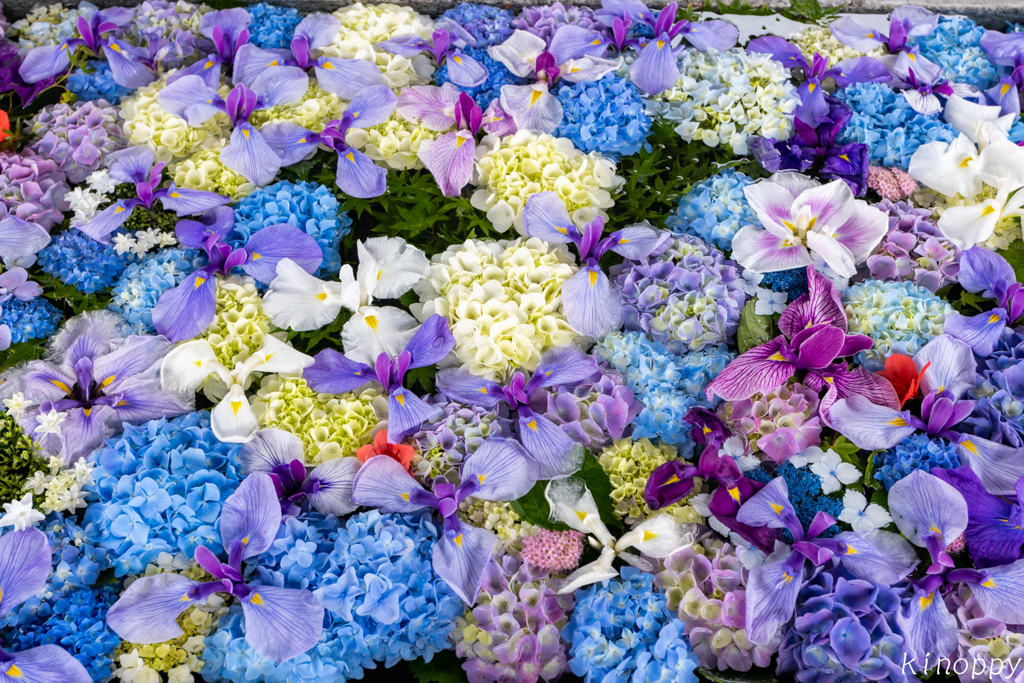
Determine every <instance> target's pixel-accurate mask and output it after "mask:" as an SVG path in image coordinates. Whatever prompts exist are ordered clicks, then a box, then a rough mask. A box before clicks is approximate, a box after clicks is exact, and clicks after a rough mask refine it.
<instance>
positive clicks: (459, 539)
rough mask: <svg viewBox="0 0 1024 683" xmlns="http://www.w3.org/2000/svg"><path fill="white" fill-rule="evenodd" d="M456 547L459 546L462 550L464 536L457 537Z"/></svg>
mask: <svg viewBox="0 0 1024 683" xmlns="http://www.w3.org/2000/svg"><path fill="white" fill-rule="evenodd" d="M455 545H457V546H459V547H460V548H461V547H462V534H459V535H458V536H456V537H455Z"/></svg>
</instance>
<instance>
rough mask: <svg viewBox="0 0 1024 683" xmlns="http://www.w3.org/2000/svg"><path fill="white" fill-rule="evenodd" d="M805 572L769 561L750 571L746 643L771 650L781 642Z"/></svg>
mask: <svg viewBox="0 0 1024 683" xmlns="http://www.w3.org/2000/svg"><path fill="white" fill-rule="evenodd" d="M780 478H781V477H780ZM802 573H803V570H802V567H801V568H800V569H798V570H794V569H792V568H790V567H789V565H788V564H787V563H786V562H770V563H768V564H762V565H761V566H759V567H754V568H753V569H752V570H750V579H749V581H748V582H747V614H746V624H747V640H749V641H750V642H751V643H754V644H755V645H761V646H762V647H768V646H769V645H771V644H772V643H773V642H774V641H776V640H777V639H778V637H779V636H778V634H779V630H780V629H781V628H782V627H783V626H784V625H785V624H786V622H788V621H789V620H790V618H792V616H793V611H794V610H795V609H796V599H797V595H799V593H800V585H801V583H802V582H803V577H802V576H801V574H802Z"/></svg>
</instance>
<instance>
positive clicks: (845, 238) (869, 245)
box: [832, 201, 889, 263]
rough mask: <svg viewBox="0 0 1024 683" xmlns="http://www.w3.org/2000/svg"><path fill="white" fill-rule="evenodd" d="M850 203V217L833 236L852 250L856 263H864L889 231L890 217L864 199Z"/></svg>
mask: <svg viewBox="0 0 1024 683" xmlns="http://www.w3.org/2000/svg"><path fill="white" fill-rule="evenodd" d="M848 205H849V206H850V213H849V215H848V217H847V218H846V220H845V221H844V222H843V224H842V225H840V226H839V227H837V228H836V229H835V230H834V231H833V233H832V236H833V237H834V238H835V239H836V241H837V242H839V244H841V245H843V246H844V247H846V248H847V249H849V250H850V253H851V254H853V260H854V262H855V263H863V262H864V261H865V260H866V259H867V257H868V256H869V255H870V254H871V252H872V251H873V250H874V248H875V247H876V246H878V243H879V242H881V241H882V237H884V236H885V233H886V232H888V231H889V217H888V216H887V215H886V214H885V213H883V212H882V211H880V210H879V209H877V208H875V207H873V206H869V205H868V204H866V203H865V202H863V201H851V202H848Z"/></svg>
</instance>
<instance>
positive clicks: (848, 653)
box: [829, 579, 871, 669]
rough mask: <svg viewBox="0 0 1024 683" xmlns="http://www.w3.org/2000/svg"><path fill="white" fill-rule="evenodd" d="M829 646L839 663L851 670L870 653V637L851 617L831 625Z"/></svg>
mask: <svg viewBox="0 0 1024 683" xmlns="http://www.w3.org/2000/svg"><path fill="white" fill-rule="evenodd" d="M843 580H844V579H840V581H843ZM829 644H830V645H831V646H832V649H833V650H834V651H835V653H836V656H837V657H838V658H839V661H841V662H842V663H843V664H845V665H846V666H848V667H850V668H851V669H853V668H855V667H856V666H857V665H858V664H860V663H861V661H862V660H864V658H865V657H867V656H868V655H869V654H870V653H871V635H870V634H869V633H868V631H867V629H865V628H864V627H863V626H861V625H860V622H859V621H858V620H856V619H854V618H853V617H843V618H842V619H839V620H838V621H836V623H835V624H833V625H832V630H831V631H830V632H829Z"/></svg>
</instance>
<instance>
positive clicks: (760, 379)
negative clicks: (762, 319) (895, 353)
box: [704, 266, 872, 401]
mask: <svg viewBox="0 0 1024 683" xmlns="http://www.w3.org/2000/svg"><path fill="white" fill-rule="evenodd" d="M807 282H808V293H807V294H804V295H803V296H801V297H800V298H798V299H797V300H796V301H794V302H793V303H791V304H790V305H789V306H788V307H787V308H786V310H785V311H783V312H782V315H781V316H780V317H779V330H780V331H781V332H782V334H780V335H779V336H778V337H775V338H774V339H772V340H771V341H770V342H768V343H767V344H762V345H761V346H757V347H754V348H752V349H750V350H749V351H747V352H746V353H743V354H741V355H740V356H739V357H738V358H736V360H734V361H733V362H731V363H729V365H727V366H726V368H725V370H723V371H722V372H721V373H720V374H719V375H718V376H717V377H716V378H715V379H714V380H712V381H711V383H710V384H708V386H707V388H706V389H705V390H704V393H705V394H707V397H708V399H714V397H715V396H718V397H720V398H723V399H725V400H727V401H739V400H743V399H746V398H750V397H751V396H753V395H754V394H758V393H762V394H767V393H769V392H772V391H775V390H776V389H778V388H779V387H780V386H782V385H783V384H784V383H785V382H786V381H787V380H789V378H790V377H792V376H793V375H794V374H795V373H796V372H797V371H798V370H807V371H811V372H813V371H822V370H825V369H827V368H829V367H830V366H831V365H832V364H833V363H834V362H835V360H836V359H837V358H844V357H846V356H852V355H853V354H855V353H858V352H860V351H864V350H865V349H870V348H871V344H872V341H871V338H870V337H866V336H864V335H861V334H856V335H848V334H846V330H847V321H846V311H845V310H844V309H843V304H842V300H841V299H840V298H839V293H838V292H837V291H836V288H835V285H833V284H832V281H831V280H829V279H828V278H827V277H826V276H825V275H822V274H821V273H818V272H817V271H816V270H815V269H814V266H807Z"/></svg>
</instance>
